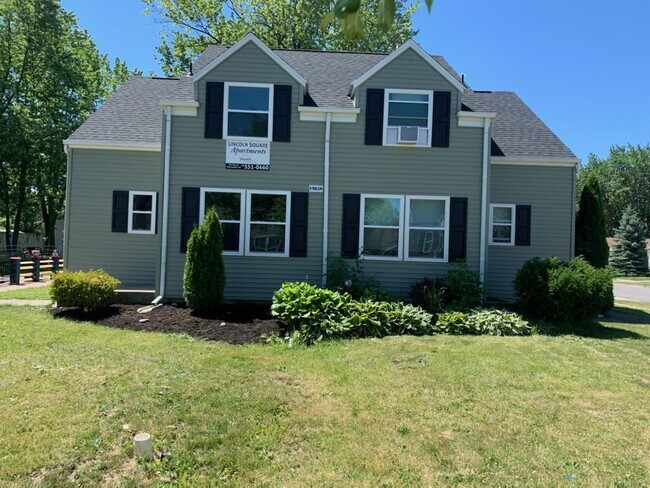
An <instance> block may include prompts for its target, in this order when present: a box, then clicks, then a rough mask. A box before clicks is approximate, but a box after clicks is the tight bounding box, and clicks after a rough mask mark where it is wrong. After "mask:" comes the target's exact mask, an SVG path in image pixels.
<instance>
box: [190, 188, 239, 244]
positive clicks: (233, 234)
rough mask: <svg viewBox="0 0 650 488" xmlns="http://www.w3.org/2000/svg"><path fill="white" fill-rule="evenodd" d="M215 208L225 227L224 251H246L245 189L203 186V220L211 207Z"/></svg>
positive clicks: (223, 227) (201, 212)
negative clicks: (244, 244)
mask: <svg viewBox="0 0 650 488" xmlns="http://www.w3.org/2000/svg"><path fill="white" fill-rule="evenodd" d="M211 208H212V209H214V210H216V212H217V215H218V216H219V220H220V221H221V228H222V229H223V253H224V254H234V255H241V254H243V252H244V248H243V247H244V246H243V243H244V223H243V222H244V190H230V189H213V188H203V189H202V190H201V208H200V215H201V222H203V220H204V218H205V214H206V213H207V211H208V210H209V209H211Z"/></svg>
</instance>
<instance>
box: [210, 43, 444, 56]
mask: <svg viewBox="0 0 650 488" xmlns="http://www.w3.org/2000/svg"><path fill="white" fill-rule="evenodd" d="M208 47H223V48H226V49H230V48H231V47H232V46H226V45H225V44H208ZM270 49H271V51H290V52H302V53H323V54H376V55H377V56H388V55H389V54H390V53H389V52H381V51H338V50H329V49H327V50H323V49H295V48H294V49H290V48H284V47H281V48H275V47H272V48H270ZM427 54H428V55H429V56H437V57H441V58H443V57H444V56H443V55H442V54H431V53H427Z"/></svg>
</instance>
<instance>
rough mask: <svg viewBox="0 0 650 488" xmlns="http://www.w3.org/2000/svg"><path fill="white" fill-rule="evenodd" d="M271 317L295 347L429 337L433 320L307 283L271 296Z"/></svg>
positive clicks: (420, 313) (406, 307) (415, 310)
mask: <svg viewBox="0 0 650 488" xmlns="http://www.w3.org/2000/svg"><path fill="white" fill-rule="evenodd" d="M271 313H272V314H273V316H275V317H278V318H279V319H280V320H282V321H284V322H285V324H286V326H287V327H286V330H285V334H286V337H287V338H291V340H292V341H294V342H295V343H298V342H301V341H302V342H305V343H307V344H310V343H313V342H316V341H320V340H323V339H328V338H349V337H384V336H387V335H397V334H413V335H422V334H430V333H432V329H431V321H432V318H433V317H432V315H431V314H429V313H427V312H425V311H424V310H422V309H421V308H420V307H415V306H413V305H406V304H404V303H401V302H388V301H383V302H378V301H373V300H368V299H363V300H353V299H352V297H351V296H350V295H349V294H347V293H340V292H337V291H333V290H328V289H323V288H319V287H316V286H313V285H310V284H308V283H284V284H283V285H282V287H281V288H280V289H279V290H278V291H276V292H275V293H274V295H273V304H272V306H271ZM296 333H297V334H298V335H297V336H296Z"/></svg>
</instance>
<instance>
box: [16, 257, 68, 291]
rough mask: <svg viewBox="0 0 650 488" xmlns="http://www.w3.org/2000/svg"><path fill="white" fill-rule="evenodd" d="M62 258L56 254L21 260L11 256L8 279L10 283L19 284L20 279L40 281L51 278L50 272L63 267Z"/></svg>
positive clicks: (52, 272)
mask: <svg viewBox="0 0 650 488" xmlns="http://www.w3.org/2000/svg"><path fill="white" fill-rule="evenodd" d="M63 265H64V263H63V259H62V258H60V257H57V256H54V257H51V258H49V259H38V258H35V259H32V260H30V261H23V260H22V259H21V258H19V257H13V258H11V262H10V269H9V281H10V282H11V284H12V285H19V284H20V282H21V281H41V280H43V278H46V277H47V278H52V274H54V273H56V272H58V271H59V270H61V269H63Z"/></svg>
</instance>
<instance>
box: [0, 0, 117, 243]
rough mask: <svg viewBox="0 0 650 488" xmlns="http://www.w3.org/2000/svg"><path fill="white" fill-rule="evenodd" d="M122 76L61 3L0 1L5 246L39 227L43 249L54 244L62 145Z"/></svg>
mask: <svg viewBox="0 0 650 488" xmlns="http://www.w3.org/2000/svg"><path fill="white" fill-rule="evenodd" d="M125 71H128V68H126V66H125V65H124V63H122V62H121V61H119V60H116V63H115V68H113V67H111V66H110V63H109V62H108V61H107V59H106V57H104V56H101V55H100V54H99V52H98V51H97V48H96V46H95V44H94V42H93V41H92V39H91V38H90V36H89V35H88V34H87V32H86V31H84V30H82V29H81V28H79V27H78V25H77V18H76V17H75V15H74V14H72V13H70V12H66V11H64V10H63V9H62V8H61V6H60V4H59V0H0V214H1V216H0V220H1V221H2V223H3V225H4V227H6V228H7V234H6V242H5V244H6V245H7V246H8V247H14V248H15V247H16V246H17V244H18V235H19V232H20V230H21V229H23V228H27V229H29V230H32V229H31V228H32V227H34V226H35V225H36V223H37V222H42V223H43V225H44V229H45V235H46V237H47V242H46V244H47V245H48V246H54V245H55V244H56V243H55V242H54V225H55V222H56V220H57V218H59V216H61V215H62V213H63V206H64V201H65V173H66V164H67V157H66V155H65V153H64V151H63V145H62V141H63V140H64V139H66V138H67V137H68V136H69V135H70V134H71V133H72V132H73V131H74V130H75V129H76V128H77V127H78V126H79V125H80V124H81V123H82V122H83V121H84V120H85V119H86V118H87V117H88V116H89V115H90V114H91V113H92V112H93V111H94V110H95V109H96V108H97V106H98V104H99V103H101V102H102V101H103V100H104V99H105V98H106V97H107V96H108V95H110V93H112V91H113V90H114V89H115V87H116V86H117V85H118V83H120V82H121V81H123V79H124V72H125ZM106 80H112V81H110V82H107V81H106ZM39 217H40V218H39Z"/></svg>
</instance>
